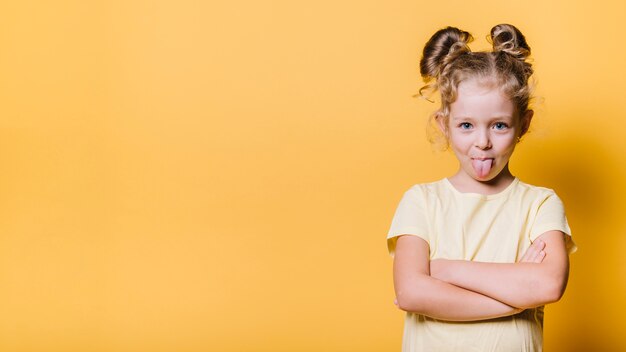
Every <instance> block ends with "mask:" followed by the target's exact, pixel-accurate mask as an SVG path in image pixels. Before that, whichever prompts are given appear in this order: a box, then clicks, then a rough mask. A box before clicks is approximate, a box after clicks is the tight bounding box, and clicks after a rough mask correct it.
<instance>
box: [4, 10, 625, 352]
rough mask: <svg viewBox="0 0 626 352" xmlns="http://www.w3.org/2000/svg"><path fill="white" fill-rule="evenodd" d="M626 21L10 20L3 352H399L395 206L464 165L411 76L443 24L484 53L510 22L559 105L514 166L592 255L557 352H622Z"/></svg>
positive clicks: (556, 340) (543, 17) (561, 323)
mask: <svg viewBox="0 0 626 352" xmlns="http://www.w3.org/2000/svg"><path fill="white" fill-rule="evenodd" d="M442 3H443V4H445V5H442ZM618 3H621V5H620V4H618ZM624 13H626V6H625V5H624V4H623V2H617V1H615V2H608V1H606V2H605V1H594V2H589V3H588V4H586V5H580V4H578V2H571V1H565V0H560V1H553V2H551V1H544V0H529V1H525V2H523V3H520V2H514V1H508V2H507V1H484V2H482V3H481V4H480V6H477V5H476V4H475V2H471V1H465V0H463V1H460V0H459V1H444V2H435V1H433V2H430V3H424V2H421V1H408V0H401V1H396V2H384V1H344V2H341V1H339V2H337V1H326V0H324V1H310V2H300V1H286V0H285V1H270V2H267V1H221V2H220V3H214V2H212V1H209V2H206V1H191V0H183V1H181V0H178V1H141V0H127V1H109V0H106V1H104V0H102V1H79V0H76V1H65V2H62V1H57V2H43V1H42V2H37V1H5V2H3V3H2V5H0V119H1V120H0V167H1V170H2V171H1V172H0V350H2V351H140V350H141V351H398V350H399V346H400V340H401V329H402V313H401V312H399V311H397V310H396V309H395V308H394V306H393V304H392V299H393V288H392V283H391V271H390V269H391V260H390V258H389V257H388V256H387V252H386V248H385V234H386V231H387V229H388V226H389V223H390V220H391V217H392V215H393V211H394V210H395V207H396V205H397V202H398V200H399V198H400V196H401V195H402V192H404V190H406V189H407V188H408V187H409V186H410V185H412V184H414V183H417V182H425V181H431V180H435V179H438V178H441V177H444V176H447V175H449V174H450V173H451V172H453V170H454V168H455V164H454V159H453V157H452V156H451V155H450V154H448V153H434V152H432V151H431V148H430V146H429V144H428V142H427V141H426V139H425V133H424V125H425V121H426V117H427V116H428V113H429V112H430V111H432V110H433V109H434V106H432V105H431V104H428V103H426V102H423V101H420V100H418V99H413V98H411V95H412V94H413V93H415V92H416V91H417V89H418V88H419V87H420V84H421V82H420V80H419V75H418V73H417V65H416V63H417V60H418V59H419V55H420V51H421V48H422V46H423V44H424V43H425V41H426V40H427V39H428V37H429V36H430V35H431V34H432V33H433V32H434V31H435V30H437V29H438V28H440V27H443V26H446V25H456V26H459V27H461V28H463V29H465V30H468V31H470V32H472V33H473V34H474V36H475V37H476V39H477V40H476V43H475V45H474V48H485V47H486V42H485V41H484V37H485V35H486V34H487V33H488V30H489V29H490V28H491V26H492V25H494V24H497V23H501V22H510V23H513V24H515V25H517V26H518V27H519V28H520V29H521V30H522V31H523V32H524V33H525V34H526V36H527V39H528V41H529V43H530V44H531V46H532V48H533V53H534V58H535V64H536V66H535V68H536V73H537V79H538V82H539V86H538V90H537V93H538V94H539V95H540V96H541V97H542V98H543V101H542V102H541V101H540V102H539V104H538V106H537V114H536V115H535V116H536V117H535V121H534V122H535V124H534V128H533V132H532V133H531V134H530V135H529V136H528V137H527V138H526V139H525V141H524V142H523V144H522V145H521V146H520V148H519V149H518V151H517V152H516V155H515V156H514V160H513V162H512V168H513V171H514V172H515V173H516V174H517V175H518V176H520V177H521V178H522V179H523V180H525V181H526V182H529V183H535V184H539V185H545V186H548V187H552V188H555V189H556V190H557V192H558V193H559V194H560V196H561V197H562V198H563V200H564V201H565V204H566V208H567V212H568V216H569V218H570V222H571V225H572V228H573V230H574V235H575V238H576V241H577V243H578V245H579V247H580V250H579V252H578V253H576V254H575V255H574V256H573V258H572V274H571V281H570V285H569V288H568V291H567V293H566V295H565V297H564V299H563V300H562V301H561V302H560V303H558V304H555V305H553V306H550V307H548V308H547V318H546V326H545V338H546V350H547V351H591V350H594V351H617V350H625V349H626V340H625V339H624V338H623V317H624V316H625V315H626V299H625V297H626V295H625V293H626V280H625V277H626V264H625V263H624V260H623V259H622V258H624V252H625V251H626V236H625V233H624V232H625V230H626V226H625V224H624V221H623V219H624V215H623V213H624V212H625V211H626V205H624V204H625V203H624V201H623V197H624V195H625V194H626V189H625V188H626V185H625V182H624V180H625V179H626V157H625V154H624V150H625V148H626V138H625V137H624V133H625V132H624V131H625V128H624V117H625V112H626V108H625V105H624V98H623V92H624V82H626V73H625V72H626V71H625V70H624V66H623V64H624V58H625V57H626V46H625V45H624V44H623V39H624V34H626V33H625V30H624V29H623V28H624V27H623V25H622V23H623V14H624Z"/></svg>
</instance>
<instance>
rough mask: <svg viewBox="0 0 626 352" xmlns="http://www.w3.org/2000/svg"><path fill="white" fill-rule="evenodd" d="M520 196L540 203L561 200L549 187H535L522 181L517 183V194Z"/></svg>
mask: <svg viewBox="0 0 626 352" xmlns="http://www.w3.org/2000/svg"><path fill="white" fill-rule="evenodd" d="M515 193H516V194H517V195H518V196H522V197H525V198H526V197H529V198H532V199H535V200H538V201H545V200H547V199H559V196H558V195H557V194H556V192H555V191H554V190H553V189H551V188H547V187H541V186H535V185H531V184H528V183H525V182H522V181H519V182H518V183H517V187H516V192H515Z"/></svg>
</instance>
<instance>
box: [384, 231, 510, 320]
mask: <svg viewBox="0 0 626 352" xmlns="http://www.w3.org/2000/svg"><path fill="white" fill-rule="evenodd" d="M393 280H394V287H395V291H396V298H397V302H398V306H399V307H400V309H402V310H405V311H410V312H415V313H419V314H423V315H426V316H429V317H432V318H436V319H442V320H450V321H471V320H484V319H490V318H496V317H501V316H508V315H512V314H516V313H519V312H520V311H521V309H516V308H513V307H510V306H508V305H506V304H504V303H501V302H498V301H497V300H495V299H492V298H489V297H487V296H485V295H482V294H479V293H476V292H472V291H469V290H466V289H463V288H460V287H456V286H454V285H451V284H448V283H446V282H443V281H440V280H437V279H435V278H433V277H431V276H430V273H429V247H428V243H427V242H426V241H424V240H423V239H421V238H419V237H417V236H407V235H405V236H400V237H399V238H398V241H397V244H396V252H395V257H394V261H393Z"/></svg>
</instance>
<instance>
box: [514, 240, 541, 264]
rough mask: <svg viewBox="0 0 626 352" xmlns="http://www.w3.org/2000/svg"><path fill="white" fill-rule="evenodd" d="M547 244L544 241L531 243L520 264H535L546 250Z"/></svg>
mask: <svg viewBox="0 0 626 352" xmlns="http://www.w3.org/2000/svg"><path fill="white" fill-rule="evenodd" d="M545 246H546V244H545V242H543V241H542V240H536V241H534V242H533V243H531V245H530V247H528V249H527V250H526V252H525V253H524V255H523V256H522V258H521V259H520V262H529V263H534V262H536V261H537V260H539V256H540V252H541V251H542V250H543V249H544V248H545Z"/></svg>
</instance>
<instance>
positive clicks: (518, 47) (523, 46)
mask: <svg viewBox="0 0 626 352" xmlns="http://www.w3.org/2000/svg"><path fill="white" fill-rule="evenodd" d="M490 39H491V42H492V44H493V51H494V52H504V53H507V54H509V55H512V56H513V57H515V58H516V59H518V60H521V61H524V60H526V58H527V57H528V56H529V55H530V47H529V46H528V43H526V38H525V37H524V35H523V34H522V32H520V31H519V29H517V28H516V27H515V26H513V25H510V24H499V25H497V26H495V27H493V28H492V29H491V38H490Z"/></svg>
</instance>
